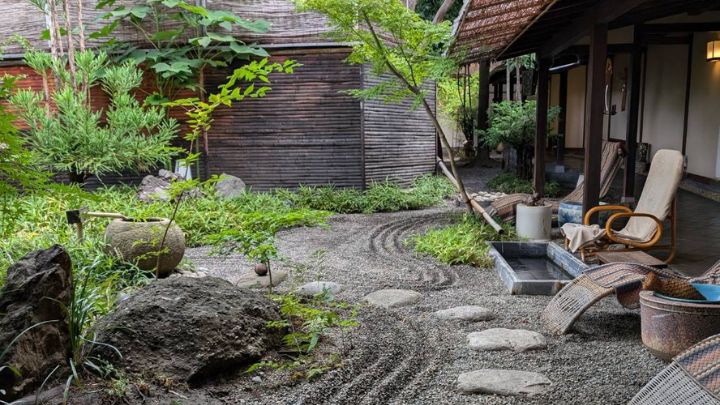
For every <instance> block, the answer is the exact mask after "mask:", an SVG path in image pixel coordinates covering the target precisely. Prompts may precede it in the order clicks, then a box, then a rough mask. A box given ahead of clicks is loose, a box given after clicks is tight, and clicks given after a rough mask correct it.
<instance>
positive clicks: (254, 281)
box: [235, 270, 287, 288]
mask: <svg viewBox="0 0 720 405" xmlns="http://www.w3.org/2000/svg"><path fill="white" fill-rule="evenodd" d="M286 278H287V272H284V271H280V270H273V271H272V283H273V287H275V286H277V285H278V284H280V283H282V282H283V281H285V279H286ZM235 285H237V286H238V287H242V288H267V287H269V286H270V277H269V276H267V275H265V276H258V275H257V274H255V272H252V273H245V274H242V275H240V276H239V277H238V278H237V281H236V282H235Z"/></svg>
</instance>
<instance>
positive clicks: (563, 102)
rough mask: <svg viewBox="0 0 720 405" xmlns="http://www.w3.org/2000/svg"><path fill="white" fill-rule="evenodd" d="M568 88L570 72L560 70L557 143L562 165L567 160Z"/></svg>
mask: <svg viewBox="0 0 720 405" xmlns="http://www.w3.org/2000/svg"><path fill="white" fill-rule="evenodd" d="M567 90H568V72H567V70H563V71H562V72H560V99H559V100H558V105H559V107H560V115H558V134H559V135H560V137H559V138H558V145H557V164H558V165H562V164H564V162H565V135H566V134H567Z"/></svg>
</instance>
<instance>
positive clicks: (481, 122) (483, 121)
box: [477, 59, 490, 129]
mask: <svg viewBox="0 0 720 405" xmlns="http://www.w3.org/2000/svg"><path fill="white" fill-rule="evenodd" d="M478 65H479V66H478V75H479V83H478V87H479V89H478V111H477V117H478V129H487V128H488V122H487V120H488V108H490V61H489V60H487V59H480V61H479V62H478Z"/></svg>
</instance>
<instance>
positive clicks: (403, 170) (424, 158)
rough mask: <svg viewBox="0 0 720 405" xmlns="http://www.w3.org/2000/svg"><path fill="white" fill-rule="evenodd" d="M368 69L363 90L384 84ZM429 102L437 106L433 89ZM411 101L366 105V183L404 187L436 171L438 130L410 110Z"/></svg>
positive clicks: (418, 112)
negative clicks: (375, 182)
mask: <svg viewBox="0 0 720 405" xmlns="http://www.w3.org/2000/svg"><path fill="white" fill-rule="evenodd" d="M368 70H369V69H366V72H365V73H364V86H365V87H369V86H373V85H376V84H378V83H380V81H381V80H382V79H381V78H378V77H377V76H374V75H372V73H370V72H369V71H368ZM428 94H430V96H429V98H428V101H429V102H430V105H432V106H433V108H434V106H435V91H434V85H433V86H428ZM411 104H412V103H411V101H409V100H408V101H404V102H402V103H399V104H386V103H384V102H382V101H379V100H371V101H366V102H364V103H363V130H364V146H365V156H364V161H365V182H366V185H369V184H370V183H372V182H374V181H384V180H385V179H390V180H392V181H396V182H398V183H400V184H403V185H408V184H409V183H410V182H412V180H413V179H414V178H415V177H417V176H419V175H422V174H425V173H432V172H433V171H434V170H435V128H434V127H433V125H432V122H431V121H430V119H429V117H428V116H427V114H425V111H424V110H423V109H422V108H418V109H416V110H412V109H411Z"/></svg>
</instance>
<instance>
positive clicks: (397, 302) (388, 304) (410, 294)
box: [363, 289, 422, 308]
mask: <svg viewBox="0 0 720 405" xmlns="http://www.w3.org/2000/svg"><path fill="white" fill-rule="evenodd" d="M421 297H422V294H420V293H419V292H417V291H412V290H396V289H388V290H378V291H374V292H371V293H370V294H368V295H366V296H365V298H363V301H365V302H367V303H368V304H370V305H372V306H375V307H381V308H397V307H402V306H405V305H410V304H414V303H416V302H418V301H420V298H421Z"/></svg>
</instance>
